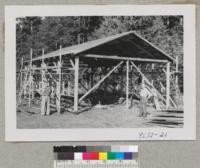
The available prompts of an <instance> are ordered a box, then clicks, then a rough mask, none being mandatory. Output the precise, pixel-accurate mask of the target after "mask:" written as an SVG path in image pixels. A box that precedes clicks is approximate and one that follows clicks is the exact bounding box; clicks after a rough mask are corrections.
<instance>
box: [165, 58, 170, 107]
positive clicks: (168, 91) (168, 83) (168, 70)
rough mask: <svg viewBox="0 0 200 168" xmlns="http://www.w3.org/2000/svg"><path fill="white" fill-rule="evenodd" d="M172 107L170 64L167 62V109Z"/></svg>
mask: <svg viewBox="0 0 200 168" xmlns="http://www.w3.org/2000/svg"><path fill="white" fill-rule="evenodd" d="M169 105H170V62H167V73H166V108H168V107H169Z"/></svg>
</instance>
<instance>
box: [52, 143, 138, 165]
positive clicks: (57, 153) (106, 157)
mask: <svg viewBox="0 0 200 168" xmlns="http://www.w3.org/2000/svg"><path fill="white" fill-rule="evenodd" d="M104 167H105V168H109V167H112V168H138V167H139V166H138V146H55V147H54V168H104Z"/></svg>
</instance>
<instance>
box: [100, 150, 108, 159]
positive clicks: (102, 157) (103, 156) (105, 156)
mask: <svg viewBox="0 0 200 168" xmlns="http://www.w3.org/2000/svg"><path fill="white" fill-rule="evenodd" d="M99 160H107V152H99Z"/></svg>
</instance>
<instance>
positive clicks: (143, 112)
mask: <svg viewBox="0 0 200 168" xmlns="http://www.w3.org/2000/svg"><path fill="white" fill-rule="evenodd" d="M150 97H151V93H150V92H149V90H148V89H147V88H146V85H145V82H144V81H142V83H141V89H140V109H139V117H143V118H146V117H147V102H148V99H149V98H150Z"/></svg>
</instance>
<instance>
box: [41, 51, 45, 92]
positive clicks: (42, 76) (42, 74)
mask: <svg viewBox="0 0 200 168" xmlns="http://www.w3.org/2000/svg"><path fill="white" fill-rule="evenodd" d="M43 64H44V48H43V49H42V66H41V67H42V69H41V71H42V73H41V74H42V93H43V92H44V75H45V74H44V73H45V72H44V67H43Z"/></svg>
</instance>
